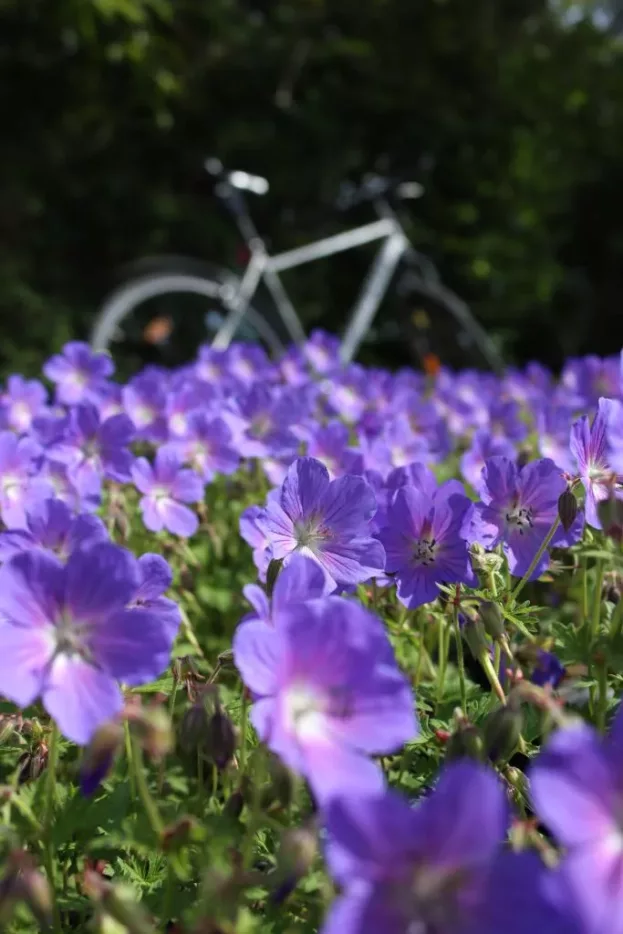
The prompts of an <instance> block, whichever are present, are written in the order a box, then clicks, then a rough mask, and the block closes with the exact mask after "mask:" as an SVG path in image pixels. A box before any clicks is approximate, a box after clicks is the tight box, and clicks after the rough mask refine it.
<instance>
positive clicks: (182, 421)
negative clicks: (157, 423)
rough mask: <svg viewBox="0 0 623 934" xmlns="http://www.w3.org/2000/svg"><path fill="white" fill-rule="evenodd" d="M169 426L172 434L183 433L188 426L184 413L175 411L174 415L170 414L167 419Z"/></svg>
mask: <svg viewBox="0 0 623 934" xmlns="http://www.w3.org/2000/svg"><path fill="white" fill-rule="evenodd" d="M169 427H170V429H171V431H172V432H173V433H174V434H176V435H183V434H184V432H185V431H186V429H187V427H188V423H187V421H186V416H185V415H184V413H183V412H176V413H175V415H172V416H171V418H170V419H169Z"/></svg>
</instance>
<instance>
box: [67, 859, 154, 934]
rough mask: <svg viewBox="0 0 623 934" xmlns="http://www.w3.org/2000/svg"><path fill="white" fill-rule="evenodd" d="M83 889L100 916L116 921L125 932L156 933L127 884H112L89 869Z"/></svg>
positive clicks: (129, 933)
mask: <svg viewBox="0 0 623 934" xmlns="http://www.w3.org/2000/svg"><path fill="white" fill-rule="evenodd" d="M84 890H85V892H86V894H87V895H88V897H89V898H90V899H91V901H93V902H95V904H96V905H97V906H98V908H99V913H100V916H101V917H102V918H106V917H107V916H108V917H109V918H110V919H112V921H114V922H117V924H118V925H120V926H121V929H122V930H124V931H125V932H126V934H156V928H155V926H154V925H153V924H152V923H151V921H150V919H149V916H148V915H147V913H146V912H145V910H144V908H142V906H141V905H140V904H139V903H138V902H137V901H136V897H135V894H134V892H133V891H132V889H131V888H130V887H129V886H126V885H113V884H112V883H110V882H108V881H107V880H105V879H103V878H102V877H101V876H100V875H98V873H96V872H92V871H90V870H89V871H87V872H86V873H85V878H84Z"/></svg>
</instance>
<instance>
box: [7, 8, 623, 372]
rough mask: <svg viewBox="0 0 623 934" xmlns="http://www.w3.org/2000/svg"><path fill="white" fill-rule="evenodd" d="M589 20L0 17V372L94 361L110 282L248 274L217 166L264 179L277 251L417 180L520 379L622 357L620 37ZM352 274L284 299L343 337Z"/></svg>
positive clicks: (546, 12) (404, 14)
mask: <svg viewBox="0 0 623 934" xmlns="http://www.w3.org/2000/svg"><path fill="white" fill-rule="evenodd" d="M577 6H578V5H577V4H574V5H573V7H574V9H573V11H572V12H573V13H574V14H577V12H578V10H577V9H576V8H577ZM589 12H590V11H589ZM615 13H616V11H615ZM573 19H574V20H576V21H575V22H571V20H570V19H569V18H567V17H563V16H562V15H561V12H560V10H559V9H557V8H554V7H552V4H551V3H546V2H543V0H469V2H468V0H298V2H282V0H264V2H260V0H30V2H26V0H5V2H4V3H3V4H2V7H1V13H0V119H1V121H2V127H3V133H2V146H1V150H0V370H1V371H2V372H7V371H10V370H21V371H25V372H34V371H36V370H37V369H38V367H39V366H40V363H41V361H42V359H44V358H45V356H46V355H48V354H49V353H50V352H51V351H52V350H53V349H56V348H57V347H58V345H59V344H60V343H61V342H62V341H63V340H66V339H68V338H70V337H73V336H79V337H84V336H86V335H87V334H88V330H89V327H90V323H91V320H92V317H93V314H94V313H95V311H96V309H97V307H98V304H99V302H100V301H101V299H102V297H103V295H104V294H105V293H106V290H107V289H108V288H109V287H110V285H111V282H112V276H113V273H114V270H115V269H116V267H117V266H118V265H119V264H120V263H123V262H125V261H127V260H130V259H133V258H137V257H139V256H141V255H144V254H151V253H158V252H170V251H174V252H181V253H188V254H190V255H194V256H199V257H204V258H207V259H211V260H214V261H218V262H228V263H230V264H231V263H235V259H236V243H237V239H236V234H235V231H234V230H233V226H232V224H231V222H230V221H229V220H228V219H227V218H226V217H225V216H223V214H222V213H221V212H220V211H219V207H218V204H217V203H216V201H215V199H214V198H213V196H212V193H211V183H210V179H209V178H208V176H207V175H206V174H205V173H204V171H203V168H202V164H203V159H204V157H205V156H206V155H208V154H213V153H216V154H218V155H219V156H220V157H221V158H222V159H223V161H224V162H225V163H227V164H228V165H231V166H232V167H236V168H245V169H247V170H248V171H251V172H257V173H260V174H264V175H266V176H267V177H268V178H269V179H270V181H271V193H270V196H269V197H268V198H266V199H263V200H262V201H261V202H259V201H254V202H253V205H252V206H253V210H254V213H255V214H256V215H257V220H258V223H259V224H260V226H261V228H262V230H263V231H265V232H267V234H268V235H269V237H270V240H271V243H272V244H273V245H274V246H275V247H279V248H287V247H289V246H293V245H296V244H298V243H302V242H305V241H306V240H308V239H310V238H311V237H313V236H317V235H321V234H324V233H327V232H330V231H333V230H337V229H339V226H340V224H343V223H344V220H343V219H340V218H339V217H337V216H336V215H334V213H333V211H332V210H331V203H332V200H333V198H334V196H335V193H336V191H337V188H338V185H339V182H340V180H341V179H342V178H344V177H345V176H351V177H356V176H357V175H358V174H359V173H362V172H365V171H368V170H370V169H373V168H374V167H375V165H388V166H389V167H391V168H392V169H394V170H396V171H400V172H402V173H404V174H406V175H408V176H409V175H410V176H414V177H416V178H418V179H419V180H420V181H421V182H422V183H423V184H424V185H425V187H426V194H425V196H424V197H423V198H422V199H421V200H420V201H418V202H416V203H415V205H414V206H413V208H412V209H411V223H410V229H409V232H410V234H411V235H412V237H413V239H414V242H415V243H416V244H417V245H418V246H419V247H420V248H422V249H424V250H426V251H428V252H429V253H430V255H431V256H432V257H434V259H435V261H436V262H437V263H438V265H439V267H440V269H441V270H442V274H443V277H444V280H445V281H446V282H447V283H448V284H449V285H451V286H452V287H453V288H455V289H456V290H457V291H458V293H459V294H460V295H462V296H463V297H464V298H465V299H467V300H468V301H469V302H470V304H471V306H472V308H473V310H474V312H475V313H476V315H477V316H478V318H479V320H480V321H481V322H482V323H483V324H484V325H485V326H486V327H487V328H488V329H490V330H491V331H492V332H493V333H494V334H495V336H496V337H497V339H498V341H499V342H500V345H501V346H502V348H503V350H504V353H505V354H506V357H507V359H509V360H513V361H518V362H521V361H525V360H527V359H530V358H538V359H541V360H543V361H544V362H547V363H549V364H550V365H552V366H554V367H556V366H559V365H560V363H561V361H562V360H563V359H564V357H565V356H567V355H570V354H579V353H586V352H596V353H600V354H608V353H613V352H617V351H618V350H619V349H620V348H621V346H622V345H623V310H622V301H621V300H622V290H623V263H622V259H623V214H622V208H623V184H622V183H623V46H622V44H621V41H620V39H619V37H618V33H617V27H618V24H619V20H620V19H621V16H620V15H619V16H618V17H617V16H616V15H615V16H614V17H613V18H612V17H604V16H600V17H599V23H600V25H598V23H597V22H596V19H595V17H594V16H591V15H588V14H587V15H586V16H584V17H583V18H580V20H579V21H577V19H578V17H577V15H574V17H573ZM604 24H605V25H604ZM384 157H388V158H385V159H384ZM379 160H381V162H379ZM360 274H361V266H360V262H359V261H356V260H353V261H352V262H351V261H350V259H345V260H344V261H342V260H339V259H334V260H333V261H332V262H331V264H330V265H324V264H323V265H322V266H318V267H310V268H309V269H308V270H306V271H305V272H302V273H301V275H300V276H298V274H297V275H296V276H294V277H293V278H292V279H291V280H290V279H288V281H287V285H288V287H289V288H291V289H292V294H293V297H294V298H295V299H296V303H297V306H298V307H299V308H300V310H301V312H302V314H303V315H304V320H305V322H306V324H307V325H308V326H311V325H315V324H321V325H323V326H326V327H329V328H330V327H331V326H332V325H333V324H334V323H335V322H336V321H338V320H339V318H340V314H341V311H340V310H341V309H342V308H345V307H346V306H347V305H348V303H349V302H350V301H352V299H353V298H354V295H355V292H356V289H357V285H358V282H359V276H360Z"/></svg>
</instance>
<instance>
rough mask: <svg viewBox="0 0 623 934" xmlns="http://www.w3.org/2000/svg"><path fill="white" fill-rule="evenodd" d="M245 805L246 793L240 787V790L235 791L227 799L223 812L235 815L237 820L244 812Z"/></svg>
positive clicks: (231, 815) (230, 815) (229, 815)
mask: <svg viewBox="0 0 623 934" xmlns="http://www.w3.org/2000/svg"><path fill="white" fill-rule="evenodd" d="M243 807H244V794H243V793H242V791H241V790H240V789H238V791H234V793H233V794H232V795H230V796H229V798H228V799H227V803H226V804H225V807H224V809H223V813H224V814H227V816H228V817H233V818H234V819H235V820H237V819H238V818H239V817H240V815H241V814H242V809H243Z"/></svg>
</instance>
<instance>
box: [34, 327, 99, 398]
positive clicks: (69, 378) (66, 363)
mask: <svg viewBox="0 0 623 934" xmlns="http://www.w3.org/2000/svg"><path fill="white" fill-rule="evenodd" d="M114 369H115V367H114V364H113V362H112V360H111V358H110V357H109V356H108V354H104V353H94V352H93V351H92V350H91V348H90V347H89V345H88V344H85V343H82V342H81V341H70V342H69V343H68V344H65V346H64V347H63V350H62V352H61V353H60V354H55V355H54V356H53V357H50V359H49V360H48V362H47V363H46V364H44V367H43V372H44V374H45V375H46V376H47V378H48V379H49V380H51V382H53V383H56V398H57V401H58V402H61V403H63V404H64V405H76V403H78V402H95V401H96V400H97V397H98V395H99V393H100V391H101V390H102V389H103V387H104V386H105V385H106V380H107V379H108V377H109V376H112V373H113V371H114Z"/></svg>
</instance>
